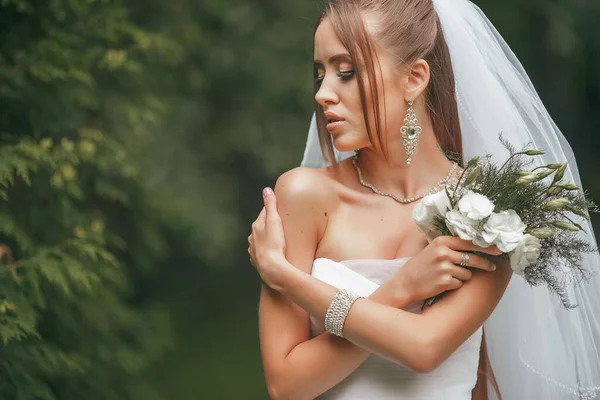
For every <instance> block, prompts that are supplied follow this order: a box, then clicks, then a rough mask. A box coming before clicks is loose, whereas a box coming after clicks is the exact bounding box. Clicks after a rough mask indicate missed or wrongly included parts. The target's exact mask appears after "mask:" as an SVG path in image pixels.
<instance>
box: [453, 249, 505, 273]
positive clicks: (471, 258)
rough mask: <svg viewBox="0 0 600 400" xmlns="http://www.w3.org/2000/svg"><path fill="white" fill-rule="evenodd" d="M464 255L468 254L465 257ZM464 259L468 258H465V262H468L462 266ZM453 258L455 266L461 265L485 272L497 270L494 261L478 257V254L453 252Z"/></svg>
mask: <svg viewBox="0 0 600 400" xmlns="http://www.w3.org/2000/svg"><path fill="white" fill-rule="evenodd" d="M463 254H466V255H467V256H463ZM463 257H467V258H464V260H465V261H466V262H465V264H464V265H461V263H462V261H463ZM451 258H452V262H453V263H454V264H456V265H459V266H461V267H468V268H478V269H482V270H484V271H495V270H496V265H495V264H494V263H493V262H492V261H490V260H488V259H487V258H485V257H481V256H478V255H476V254H472V253H465V252H462V251H453V252H452V254H451Z"/></svg>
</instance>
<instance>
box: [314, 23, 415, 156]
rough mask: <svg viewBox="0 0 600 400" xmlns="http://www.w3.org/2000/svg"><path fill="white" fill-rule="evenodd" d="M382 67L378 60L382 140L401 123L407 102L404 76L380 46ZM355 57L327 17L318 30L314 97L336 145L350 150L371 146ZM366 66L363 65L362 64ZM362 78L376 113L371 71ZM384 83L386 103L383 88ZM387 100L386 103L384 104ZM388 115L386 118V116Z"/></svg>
mask: <svg viewBox="0 0 600 400" xmlns="http://www.w3.org/2000/svg"><path fill="white" fill-rule="evenodd" d="M376 51H377V55H378V57H379V63H380V65H381V71H379V68H377V64H375V67H376V68H375V71H376V72H375V73H376V79H377V81H378V91H379V97H380V99H379V105H380V111H381V114H382V115H381V121H382V128H383V130H384V132H382V137H383V140H387V138H386V132H391V131H392V129H396V130H397V131H398V132H399V130H400V127H401V126H402V122H403V119H404V112H405V111H406V105H405V102H404V93H403V90H402V88H401V87H400V86H401V81H402V79H401V77H400V76H399V75H398V73H397V72H395V71H394V68H393V67H392V64H391V62H390V59H389V57H388V56H387V54H385V52H383V51H380V49H377V50H376ZM354 63H355V61H354V60H352V59H351V58H350V55H349V53H348V51H347V50H346V48H345V47H344V45H343V44H342V42H341V41H340V39H339V38H338V37H337V35H336V33H335V30H334V28H333V26H332V25H331V23H330V22H329V20H328V19H327V18H325V19H324V20H323V21H322V22H321V24H320V25H319V27H318V28H317V31H316V33H315V54H314V67H315V70H316V75H317V88H318V91H317V93H316V95H315V100H316V101H317V102H318V103H319V104H320V105H321V106H322V107H323V111H324V112H325V120H326V121H327V131H328V132H329V133H330V134H331V136H332V137H333V145H334V146H335V147H336V149H338V150H339V151H351V150H356V149H360V148H363V147H371V146H372V145H371V143H370V141H369V137H368V135H367V129H366V124H365V118H364V114H363V109H362V105H361V101H360V93H359V89H358V80H357V79H356V76H355V72H354V65H355V64H354ZM363 69H364V68H363ZM363 74H364V76H363V80H364V82H365V84H366V85H367V88H366V96H367V109H368V110H370V112H371V113H373V105H372V100H371V98H370V91H369V90H368V85H369V84H370V83H369V80H368V75H367V74H366V73H364V72H363ZM383 87H385V103H384V100H383V99H384V91H383ZM384 104H385V106H384ZM384 113H385V114H384ZM384 115H385V116H387V121H386V120H385V119H384V118H385V116H384ZM370 123H371V132H373V134H374V135H375V124H374V117H373V114H371V115H370Z"/></svg>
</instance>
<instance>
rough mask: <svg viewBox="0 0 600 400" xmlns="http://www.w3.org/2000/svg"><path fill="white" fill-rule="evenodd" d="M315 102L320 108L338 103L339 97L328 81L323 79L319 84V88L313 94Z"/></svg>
mask: <svg viewBox="0 0 600 400" xmlns="http://www.w3.org/2000/svg"><path fill="white" fill-rule="evenodd" d="M315 100H316V101H317V103H319V104H320V105H321V106H326V105H329V104H336V103H337V102H339V100H340V99H339V97H338V95H337V93H336V91H335V90H334V88H333V85H332V84H331V83H330V80H328V79H327V77H325V78H324V79H323V81H322V82H321V87H320V88H319V90H318V91H317V93H316V94H315Z"/></svg>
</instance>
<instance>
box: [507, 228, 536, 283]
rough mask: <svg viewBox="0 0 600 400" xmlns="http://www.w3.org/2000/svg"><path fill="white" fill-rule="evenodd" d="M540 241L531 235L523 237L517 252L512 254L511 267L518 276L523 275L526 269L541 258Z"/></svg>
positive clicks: (516, 249)
mask: <svg viewBox="0 0 600 400" xmlns="http://www.w3.org/2000/svg"><path fill="white" fill-rule="evenodd" d="M540 249H541V244H540V240H539V239H538V238H536V237H535V236H531V235H529V234H526V235H523V237H522V238H521V240H520V241H519V243H518V245H517V247H516V248H515V250H514V251H513V252H512V253H510V255H509V257H510V266H511V268H512V269H513V271H514V272H515V274H517V275H523V272H524V271H525V268H527V267H528V266H530V265H531V264H533V263H535V262H536V261H537V259H538V258H539V256H540Z"/></svg>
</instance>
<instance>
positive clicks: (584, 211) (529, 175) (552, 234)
mask: <svg viewBox="0 0 600 400" xmlns="http://www.w3.org/2000/svg"><path fill="white" fill-rule="evenodd" d="M500 141H501V143H502V145H503V146H504V147H505V148H506V149H507V150H508V151H509V153H510V155H509V157H508V159H507V160H506V161H505V162H504V163H503V164H502V165H498V164H496V163H495V162H493V161H492V160H491V156H490V155H487V156H485V157H483V159H482V158H480V157H475V158H473V159H471V160H470V161H469V162H468V163H467V165H466V166H465V168H464V169H463V171H462V173H461V175H460V177H459V179H458V180H457V182H456V183H455V184H453V185H450V187H448V188H446V196H447V197H448V199H449V203H450V204H449V209H450V210H452V209H456V208H457V206H458V203H459V201H460V199H461V198H462V196H463V195H464V194H465V193H466V192H468V191H471V192H474V193H477V194H480V195H482V196H485V198H486V201H487V200H489V201H491V202H492V203H493V208H494V210H493V212H494V213H500V212H502V211H505V210H514V212H515V213H516V214H517V215H518V217H520V220H521V222H522V223H523V224H525V226H526V228H525V230H524V234H526V235H530V236H532V237H534V238H537V239H533V241H534V242H535V244H536V245H538V246H539V255H538V254H537V251H536V252H535V253H536V254H535V260H534V261H533V262H531V263H530V264H529V265H527V263H526V265H527V266H526V267H524V268H518V267H517V266H515V265H513V266H512V267H513V269H514V270H515V272H518V273H519V274H520V275H523V278H524V279H525V280H526V281H527V282H528V283H529V284H531V285H533V286H539V285H542V284H545V285H546V286H547V287H548V288H549V289H550V290H551V291H552V292H553V293H555V294H556V295H558V297H559V298H560V300H561V302H562V304H563V305H564V306H565V307H566V308H573V307H575V306H576V304H573V303H571V301H570V299H569V296H568V292H567V289H566V288H567V286H568V285H570V284H581V283H583V282H585V281H586V280H588V279H589V278H590V277H591V276H592V274H596V273H597V272H598V271H588V270H586V269H584V268H583V267H582V259H583V257H585V255H586V253H591V252H597V251H598V250H597V248H596V247H595V246H593V245H592V244H590V243H589V242H588V241H586V240H584V239H583V238H582V235H581V234H580V233H581V232H583V231H584V229H583V227H582V226H581V225H580V224H579V223H577V221H576V220H577V219H578V218H579V219H589V213H590V212H597V211H598V209H597V207H596V205H595V204H594V202H592V201H591V200H589V199H588V198H587V197H586V193H585V192H583V191H582V190H581V189H580V188H579V187H578V186H577V185H575V184H574V183H573V182H570V181H568V180H566V179H564V175H565V172H566V170H567V164H549V165H544V166H540V167H537V168H533V169H528V168H530V167H531V164H532V163H533V159H532V157H535V156H536V155H542V154H544V153H543V152H542V151H539V150H534V149H528V147H529V146H525V148H523V149H521V150H517V149H515V148H514V146H512V145H511V144H510V143H509V142H507V141H506V140H505V139H504V138H503V137H502V136H500ZM447 215H448V214H446V215H437V216H435V218H434V225H435V228H436V230H437V231H439V232H441V233H442V234H443V235H453V232H451V229H450V228H449V225H448V221H447ZM486 221H487V218H486V219H483V220H481V221H480V222H478V224H477V226H474V227H473V228H474V231H478V232H479V233H481V232H482V231H483V230H484V225H485V223H486ZM479 233H478V235H479ZM480 240H483V239H480ZM474 242H475V241H474ZM476 244H477V243H476ZM511 261H513V260H511ZM437 300H439V297H435V298H432V299H429V300H428V301H427V305H430V304H433V303H435V302H436V301H437Z"/></svg>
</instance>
